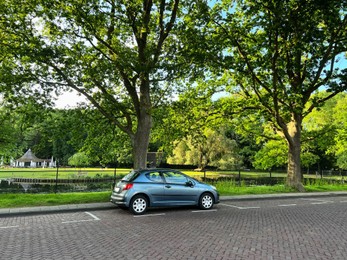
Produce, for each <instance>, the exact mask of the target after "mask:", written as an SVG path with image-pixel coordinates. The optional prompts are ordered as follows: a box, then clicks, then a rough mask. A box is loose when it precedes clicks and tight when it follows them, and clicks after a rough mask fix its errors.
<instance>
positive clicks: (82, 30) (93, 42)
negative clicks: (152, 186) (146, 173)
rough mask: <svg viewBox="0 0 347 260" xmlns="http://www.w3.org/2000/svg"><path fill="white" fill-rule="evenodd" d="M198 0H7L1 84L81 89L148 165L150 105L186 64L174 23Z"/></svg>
mask: <svg viewBox="0 0 347 260" xmlns="http://www.w3.org/2000/svg"><path fill="white" fill-rule="evenodd" d="M185 2H186V3H185ZM192 3H193V2H192V1H183V0H141V1H140V0H101V1H100V0H90V1H83V0H64V1H63V0H24V1H23V0H4V1H2V3H1V4H0V12H1V19H0V27H1V29H0V30H1V31H0V34H1V36H2V38H1V40H0V49H2V51H1V54H4V55H3V56H2V57H3V59H1V60H0V62H1V70H2V71H1V75H2V76H1V83H2V87H4V86H7V90H8V91H10V92H11V95H14V96H16V95H19V92H21V93H22V94H23V89H25V90H26V91H25V94H28V92H29V91H33V90H37V91H36V94H38V93H40V91H42V90H45V91H47V92H49V91H53V90H54V91H60V90H67V89H74V90H76V91H77V92H79V93H80V94H81V95H84V96H85V97H86V98H87V99H88V100H89V102H90V103H91V104H92V106H93V107H95V108H97V109H98V111H99V112H100V113H101V114H102V115H103V116H104V117H105V118H107V119H108V120H109V121H110V122H112V124H114V125H115V126H117V127H118V128H120V129H121V130H122V131H123V132H125V133H126V134H127V135H128V136H129V137H130V139H131V143H132V147H133V159H134V167H135V168H144V167H146V156H147V148H148V144H149V140H150V130H151V127H152V110H153V108H154V107H155V105H157V103H158V102H160V101H161V100H162V98H163V96H165V95H166V94H167V93H166V91H167V89H168V85H169V84H164V83H163V81H164V80H165V82H171V81H172V79H173V77H174V76H178V74H177V70H178V68H179V70H182V69H183V68H184V64H179V63H178V62H177V58H176V57H177V56H178V53H179V49H180V48H181V46H180V45H179V44H178V39H179V37H178V36H177V34H176V33H175V30H176V28H177V26H176V25H177V23H178V20H179V19H178V16H179V15H182V14H183V13H184V12H185V13H188V12H189V10H190V8H191V7H192ZM180 21H183V20H182V19H181V20H180ZM28 82H30V83H31V85H29V87H28V85H25V84H28ZM35 84H36V85H35ZM38 85H40V88H39V87H38ZM9 86H11V87H10V89H9V88H8V87H9ZM43 94H45V93H43Z"/></svg>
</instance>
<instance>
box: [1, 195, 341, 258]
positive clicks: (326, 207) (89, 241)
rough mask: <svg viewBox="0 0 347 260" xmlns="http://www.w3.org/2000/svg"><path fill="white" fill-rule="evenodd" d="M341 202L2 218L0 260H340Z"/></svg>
mask: <svg viewBox="0 0 347 260" xmlns="http://www.w3.org/2000/svg"><path fill="white" fill-rule="evenodd" d="M346 222H347V197H329V198H322V199H319V198H314V199H310V198H305V199H285V200H257V201H238V202H235V201H233V202H231V201H229V202H223V203H221V204H219V205H217V206H216V207H215V208H214V210H212V211H199V210H196V209H194V208H183V209H182V208H180V209H160V210H151V211H149V212H148V214H147V215H145V216H141V217H134V216H133V215H131V214H130V213H129V212H128V211H122V210H120V209H114V210H105V211H89V212H78V213H61V214H47V215H29V216H16V217H4V218H0V259H26V260H27V259H281V260H282V259H305V260H306V259H346V256H347V223H346Z"/></svg>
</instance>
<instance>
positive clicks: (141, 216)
mask: <svg viewBox="0 0 347 260" xmlns="http://www.w3.org/2000/svg"><path fill="white" fill-rule="evenodd" d="M164 215H165V213H158V214H146V215H136V216H134V218H143V217H156V216H164Z"/></svg>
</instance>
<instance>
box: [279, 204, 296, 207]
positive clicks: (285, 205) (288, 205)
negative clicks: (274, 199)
mask: <svg viewBox="0 0 347 260" xmlns="http://www.w3.org/2000/svg"><path fill="white" fill-rule="evenodd" d="M292 206H296V204H282V205H278V207H292Z"/></svg>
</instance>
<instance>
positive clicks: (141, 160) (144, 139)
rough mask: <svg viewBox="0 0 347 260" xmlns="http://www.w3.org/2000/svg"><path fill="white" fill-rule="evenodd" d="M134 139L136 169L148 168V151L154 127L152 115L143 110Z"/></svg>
mask: <svg viewBox="0 0 347 260" xmlns="http://www.w3.org/2000/svg"><path fill="white" fill-rule="evenodd" d="M141 114H142V116H141V118H140V119H139V121H138V125H137V131H136V133H135V135H134V139H133V144H132V145H133V159H134V169H144V168H147V152H148V145H149V139H150V133H151V127H152V116H151V115H150V114H149V113H146V112H142V113H141Z"/></svg>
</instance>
